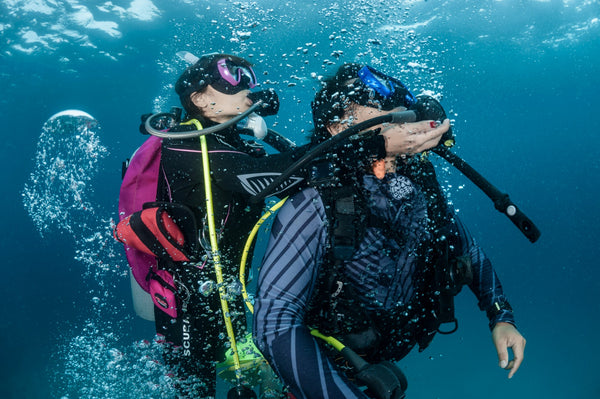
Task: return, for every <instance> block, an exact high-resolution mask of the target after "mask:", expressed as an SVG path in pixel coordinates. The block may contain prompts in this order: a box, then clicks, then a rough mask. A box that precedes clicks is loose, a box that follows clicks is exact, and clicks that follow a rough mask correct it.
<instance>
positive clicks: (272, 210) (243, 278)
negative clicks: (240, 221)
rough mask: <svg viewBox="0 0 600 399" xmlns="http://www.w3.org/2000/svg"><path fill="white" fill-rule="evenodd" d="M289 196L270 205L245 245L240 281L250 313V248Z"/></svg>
mask: <svg viewBox="0 0 600 399" xmlns="http://www.w3.org/2000/svg"><path fill="white" fill-rule="evenodd" d="M287 199H288V197H285V198H284V199H282V200H281V201H279V202H278V203H276V204H275V205H273V206H272V207H270V208H269V209H268V210H267V211H266V212H265V213H264V214H263V215H262V216H261V217H260V219H258V222H256V224H255V225H254V227H253V228H252V231H251V232H250V234H249V235H248V239H247V240H246V245H245V246H244V251H243V252H242V259H241V261H240V282H241V283H242V296H243V297H244V302H245V303H246V306H247V307H248V310H250V313H254V306H253V305H252V301H251V300H250V298H249V297H248V291H247V290H246V262H247V260H248V254H249V253H250V248H251V247H252V242H253V241H254V237H256V234H257V233H258V230H259V229H260V226H262V224H263V223H264V222H265V221H266V220H267V219H268V218H269V217H270V216H271V215H272V214H273V213H275V212H276V211H277V210H278V209H279V208H281V207H282V206H283V204H284V203H285V201H286V200H287Z"/></svg>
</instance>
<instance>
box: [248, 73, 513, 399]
mask: <svg viewBox="0 0 600 399" xmlns="http://www.w3.org/2000/svg"><path fill="white" fill-rule="evenodd" d="M361 73H362V75H361ZM390 81H391V82H390ZM378 85H379V86H378ZM383 85H385V87H383V88H381V87H380V86H383ZM400 85H401V83H400V82H399V81H397V80H395V79H393V78H389V77H387V76H385V75H383V74H381V73H379V72H378V71H375V70H373V69H372V68H369V67H362V66H360V65H356V64H347V65H345V66H343V67H342V68H340V69H339V70H338V72H337V74H336V76H335V77H333V78H331V79H330V80H328V81H327V82H326V85H325V86H324V88H323V89H322V90H321V91H320V92H319V93H318V94H317V97H316V100H315V102H314V103H313V112H314V119H315V126H316V129H315V137H316V139H315V141H316V142H318V141H323V140H324V139H325V138H326V137H328V135H329V134H331V135H335V134H337V133H339V132H340V131H342V130H344V129H345V128H346V127H347V126H344V123H345V122H343V121H349V123H354V124H356V123H359V122H361V121H364V120H367V119H370V118H373V117H374V116H377V115H379V114H382V113H385V112H389V111H391V110H398V109H399V108H398V107H400V106H403V107H410V106H412V105H414V103H415V102H418V101H419V100H418V99H415V98H414V97H412V95H410V92H408V90H407V89H405V88H404V87H403V86H400ZM386 87H387V88H390V87H392V88H394V87H395V89H396V90H395V94H393V93H394V90H393V89H392V90H390V91H392V93H388V95H387V96H386V95H385V93H381V92H380V91H378V89H382V90H383V89H385V88H386ZM340 104H342V105H343V107H340ZM442 112H443V111H442ZM332 121H333V122H332ZM340 121H342V122H340ZM428 123H431V122H427V121H424V122H418V123H412V124H406V125H405V126H406V129H412V131H413V132H414V134H421V133H422V132H424V131H426V130H427V124H428ZM443 123H444V124H447V123H448V122H447V120H446V121H444V122H443ZM433 126H435V124H432V125H431V127H433ZM381 128H382V129H385V128H386V127H385V126H382V127H381ZM406 152H407V154H408V155H407V156H405V157H403V158H399V159H398V160H396V159H392V158H390V159H381V160H376V161H375V162H373V161H372V160H371V159H363V160H357V157H356V155H354V156H352V157H346V156H344V155H341V156H338V157H337V159H338V160H339V163H338V164H337V170H338V171H339V172H338V176H337V177H338V180H336V184H332V186H336V188H334V189H329V188H323V187H316V188H315V187H311V188H306V189H304V190H302V191H301V192H299V193H298V194H296V195H294V196H293V197H291V198H290V199H289V200H288V201H287V203H286V204H285V205H284V206H283V207H282V208H281V210H280V212H279V214H278V215H277V218H276V220H275V221H274V223H273V227H272V231H271V237H270V241H269V244H268V248H267V252H266V254H265V257H264V260H263V265H262V268H261V271H260V275H259V281H258V292H257V295H256V303H255V318H254V335H255V342H256V344H257V346H258V347H259V348H260V349H261V351H262V352H263V354H264V355H265V357H266V358H267V360H268V361H269V362H270V364H271V365H272V366H273V368H274V369H275V370H276V371H277V373H278V374H279V375H280V377H281V378H282V379H283V381H284V382H285V384H287V385H288V386H289V389H290V392H291V393H292V394H293V395H294V396H295V397H296V398H297V399H300V398H310V399H316V398H365V397H375V398H384V397H385V398H401V397H403V395H404V394H403V393H402V392H400V391H403V390H404V388H405V386H402V389H400V388H398V389H396V388H394V389H389V390H387V391H386V388H385V387H383V388H382V387H381V384H379V385H378V384H377V379H378V378H379V377H380V375H377V373H376V372H374V373H371V374H368V373H365V372H357V371H356V370H352V369H351V368H348V367H346V366H345V365H344V364H343V362H340V361H339V358H340V356H339V354H338V353H337V352H336V351H334V350H332V349H330V348H329V347H328V346H327V345H325V344H324V342H323V341H321V340H320V339H317V338H315V337H314V336H313V335H311V329H317V330H319V331H320V332H322V333H325V334H326V335H332V336H334V337H335V338H337V339H338V340H339V341H341V343H342V344H344V345H346V346H347V347H348V348H350V349H352V350H354V351H355V352H356V353H358V354H360V355H362V356H363V358H364V359H365V360H367V361H368V362H369V363H371V365H376V364H377V363H379V362H381V364H382V365H383V364H384V361H398V360H400V359H402V358H403V357H404V356H406V354H408V352H409V351H410V350H411V349H412V348H413V347H414V346H416V345H418V346H419V347H420V349H421V350H422V349H424V348H425V347H426V346H427V345H428V344H429V342H430V341H431V339H432V338H433V335H434V334H435V333H436V331H438V330H440V331H441V329H440V325H441V324H442V323H446V322H455V321H456V319H455V318H454V314H453V307H452V298H453V296H454V295H455V294H456V293H457V292H458V291H460V288H461V287H462V285H468V287H469V288H470V290H471V291H472V292H473V293H474V294H475V295H476V297H477V298H478V300H479V307H480V309H481V310H483V311H486V312H487V315H488V318H489V323H490V329H491V330H492V337H493V340H494V344H495V345H496V348H497V351H498V357H499V360H500V366H501V367H504V368H507V369H509V370H510V372H509V377H512V375H513V374H514V373H515V372H516V370H517V369H518V367H519V366H520V363H521V361H522V358H523V352H524V346H525V339H524V338H523V337H522V336H521V334H520V333H519V332H518V331H517V330H516V328H515V326H514V317H513V313H512V309H511V308H510V305H509V304H508V301H507V299H506V297H505V296H504V294H503V291H502V286H501V284H500V281H499V280H498V277H497V276H496V273H495V272H494V270H493V268H492V265H491V263H490V261H489V259H488V258H487V257H486V256H485V254H484V253H483V251H482V250H481V248H479V246H477V244H476V243H475V241H474V239H473V238H472V237H471V235H470V234H469V233H468V231H467V230H466V228H465V227H464V226H463V224H462V223H461V222H460V220H459V219H458V218H457V217H456V215H455V214H454V213H453V211H452V210H450V209H449V208H448V206H447V204H446V200H445V198H444V196H443V194H442V192H441V188H440V186H439V184H438V183H437V181H436V178H435V173H434V171H433V167H432V166H431V164H430V163H429V162H428V161H423V160H421V158H420V157H412V156H410V154H412V153H413V152H414V151H412V150H411V149H410V148H407V151H406ZM338 153H342V154H343V151H341V152H340V151H338ZM340 185H342V186H344V187H345V188H348V187H350V190H346V191H343V190H342V189H339V188H337V186H340ZM348 193H350V194H348ZM342 202H343V203H344V204H345V206H342V207H340V206H339V204H340V203H342ZM338 208H346V211H344V210H343V209H342V210H336V209H338ZM348 209H354V210H353V211H348ZM344 212H345V214H346V216H350V217H351V218H353V221H352V222H351V223H348V222H347V221H344V215H343V213H344ZM348 226H351V227H348ZM360 226H362V227H360ZM344 228H345V229H346V230H348V229H351V230H353V233H355V234H348V232H347V231H346V232H343V231H342V232H340V230H344ZM348 241H353V244H352V246H351V251H350V254H347V255H346V256H343V255H339V254H334V253H335V252H336V251H337V252H340V251H339V250H340V248H342V245H339V246H338V245H337V244H336V243H344V244H345V245H346V249H347V248H348ZM442 329H443V327H442ZM509 348H510V349H512V351H513V354H514V359H513V360H511V361H510V362H509V357H508V349H509ZM385 365H386V366H385V367H387V368H388V369H390V368H393V366H392V365H391V363H385ZM373 370H382V369H381V368H379V369H377V368H375V369H373ZM386 370H387V369H386ZM384 371H385V370H384ZM397 371H399V370H397ZM393 373H396V375H397V380H398V381H393V383H398V382H399V380H400V379H401V377H400V376H399V375H398V373H397V372H396V371H393V372H392V374H393ZM381 374H382V375H383V374H385V373H381ZM400 374H401V373H400ZM390 378H391V379H392V380H393V379H394V377H393V376H392V377H390ZM379 382H381V381H379ZM387 382H390V380H389V379H388V380H387ZM383 385H385V384H383ZM364 386H366V387H367V388H368V389H367V391H364V390H363V389H361V387H364Z"/></svg>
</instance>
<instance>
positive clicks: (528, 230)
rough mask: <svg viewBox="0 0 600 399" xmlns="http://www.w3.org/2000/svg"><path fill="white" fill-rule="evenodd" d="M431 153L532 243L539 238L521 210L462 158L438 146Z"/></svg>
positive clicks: (538, 234)
mask: <svg viewBox="0 0 600 399" xmlns="http://www.w3.org/2000/svg"><path fill="white" fill-rule="evenodd" d="M432 151H433V152H434V153H435V154H437V155H439V156H440V157H442V158H444V159H445V160H446V161H448V163H450V165H452V166H454V167H455V168H456V169H458V170H459V171H460V172H461V173H462V174H463V175H465V176H466V177H467V178H468V179H469V180H471V181H472V182H473V183H475V185H476V186H477V187H479V189H481V191H483V192H484V193H485V195H487V196H488V197H489V198H490V199H491V200H492V201H493V202H494V207H495V208H496V209H497V210H498V211H500V212H502V213H504V214H505V215H506V216H507V217H508V218H509V219H510V220H511V221H512V222H513V223H514V224H515V226H517V228H518V229H519V230H521V232H522V233H523V234H524V235H525V237H527V239H528V240H529V241H531V242H532V243H534V242H536V241H537V240H538V238H540V235H541V232H540V230H539V229H538V228H537V227H536V226H535V224H533V222H532V221H531V220H530V219H529V218H528V217H527V216H525V214H524V213H523V212H521V210H519V208H518V207H517V206H516V205H515V204H514V203H513V202H512V201H511V199H510V197H509V196H508V194H506V193H503V192H501V191H500V190H498V189H497V188H496V187H494V186H493V185H492V184H491V183H490V182H489V181H487V180H486V179H485V178H484V177H483V176H482V175H481V174H480V173H479V172H477V171H476V170H475V169H473V168H472V167H471V165H469V164H468V163H466V162H465V161H464V160H463V159H462V158H460V157H458V156H457V155H456V154H454V153H452V152H450V150H448V148H446V147H443V146H439V147H436V148H434V149H432Z"/></svg>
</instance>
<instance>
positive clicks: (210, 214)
mask: <svg viewBox="0 0 600 399" xmlns="http://www.w3.org/2000/svg"><path fill="white" fill-rule="evenodd" d="M185 124H194V125H195V126H196V129H197V130H202V125H201V124H200V122H198V121H197V120H196V119H192V120H191V121H189V122H186V123H185ZM200 148H201V150H202V167H203V170H204V192H205V196H206V218H207V220H208V231H209V235H210V246H211V252H212V260H213V264H214V267H215V274H216V277H217V286H218V287H219V298H220V299H221V310H222V312H223V319H224V321H225V328H226V330H227V336H228V337H229V344H230V346H231V351H232V352H233V363H234V368H235V375H236V379H237V382H238V384H241V382H242V381H241V378H242V371H241V370H242V366H241V364H240V357H239V354H238V350H237V344H236V342H235V333H234V332H233V326H232V324H231V316H230V313H229V304H228V303H227V298H226V290H225V284H224V283H223V268H222V266H221V256H220V255H219V244H218V242H217V229H216V226H215V213H214V205H213V198H212V187H211V180H210V164H209V162H208V147H207V145H206V137H205V136H200Z"/></svg>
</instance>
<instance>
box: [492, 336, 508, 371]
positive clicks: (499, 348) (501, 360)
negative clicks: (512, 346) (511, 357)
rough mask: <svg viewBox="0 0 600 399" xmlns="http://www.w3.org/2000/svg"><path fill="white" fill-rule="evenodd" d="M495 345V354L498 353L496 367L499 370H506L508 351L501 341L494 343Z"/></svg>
mask: <svg viewBox="0 0 600 399" xmlns="http://www.w3.org/2000/svg"><path fill="white" fill-rule="evenodd" d="M494 343H495V344H496V352H498V366H500V368H503V369H506V368H508V349H507V347H506V343H505V342H503V341H497V342H494Z"/></svg>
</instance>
